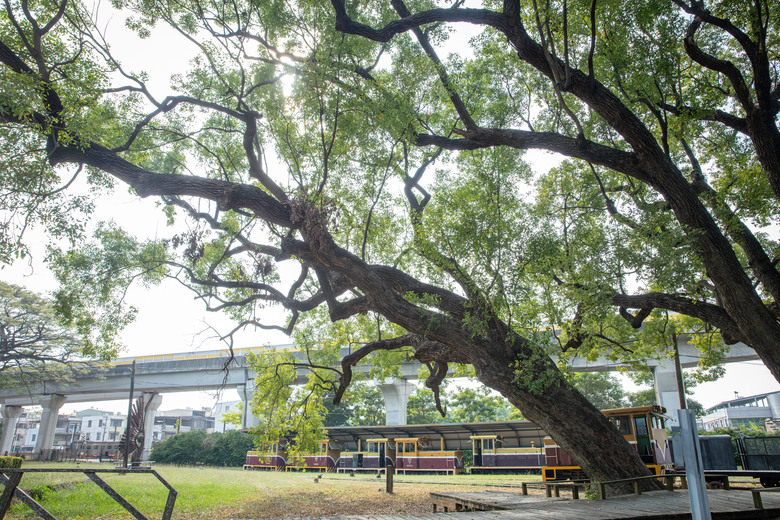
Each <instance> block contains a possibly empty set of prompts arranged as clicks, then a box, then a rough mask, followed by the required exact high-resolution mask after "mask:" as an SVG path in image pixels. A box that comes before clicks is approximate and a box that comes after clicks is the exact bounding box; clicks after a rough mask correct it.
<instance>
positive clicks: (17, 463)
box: [0, 456, 24, 468]
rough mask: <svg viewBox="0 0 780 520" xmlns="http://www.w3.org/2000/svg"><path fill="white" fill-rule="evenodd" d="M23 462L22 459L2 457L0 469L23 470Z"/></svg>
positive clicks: (0, 458)
mask: <svg viewBox="0 0 780 520" xmlns="http://www.w3.org/2000/svg"><path fill="white" fill-rule="evenodd" d="M23 460H24V459H23V458H21V457H8V456H5V457H0V468H21V467H22V461H23Z"/></svg>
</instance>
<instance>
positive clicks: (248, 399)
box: [236, 379, 260, 430]
mask: <svg viewBox="0 0 780 520" xmlns="http://www.w3.org/2000/svg"><path fill="white" fill-rule="evenodd" d="M236 390H238V396H239V398H240V399H241V408H242V411H241V429H242V430H246V429H247V428H254V427H255V426H259V425H260V419H258V418H257V416H256V415H255V414H253V413H252V409H251V408H252V397H254V395H255V381H254V380H253V379H247V381H246V383H245V384H243V385H238V386H237V387H236Z"/></svg>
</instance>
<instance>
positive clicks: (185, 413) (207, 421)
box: [152, 408, 214, 442]
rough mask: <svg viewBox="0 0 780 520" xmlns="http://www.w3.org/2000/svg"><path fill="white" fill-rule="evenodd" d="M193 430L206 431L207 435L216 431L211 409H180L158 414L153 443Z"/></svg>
mask: <svg viewBox="0 0 780 520" xmlns="http://www.w3.org/2000/svg"><path fill="white" fill-rule="evenodd" d="M193 430H204V431H206V432H207V433H212V432H213V431H214V417H213V416H212V415H211V410H210V409H208V408H203V409H201V410H193V409H192V408H178V409H175V410H167V411H162V412H157V416H156V417H155V418H154V429H153V430H152V442H160V441H164V440H166V439H168V438H170V437H172V436H174V435H176V434H177V433H186V432H189V431H193Z"/></svg>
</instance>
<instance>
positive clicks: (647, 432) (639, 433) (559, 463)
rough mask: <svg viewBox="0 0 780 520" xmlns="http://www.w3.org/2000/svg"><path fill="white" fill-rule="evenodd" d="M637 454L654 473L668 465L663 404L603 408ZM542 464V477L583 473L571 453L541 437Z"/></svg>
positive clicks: (561, 477)
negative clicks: (543, 463) (542, 442)
mask: <svg viewBox="0 0 780 520" xmlns="http://www.w3.org/2000/svg"><path fill="white" fill-rule="evenodd" d="M601 413H603V414H604V415H605V416H606V417H607V418H608V419H609V421H610V422H611V423H612V424H613V425H615V427H616V428H617V429H618V431H619V432H620V433H621V434H622V435H623V437H624V438H625V439H626V441H628V442H629V444H631V445H632V446H634V448H635V449H636V450H637V453H639V456H640V458H641V459H642V461H643V462H644V463H645V464H646V465H647V467H648V468H649V469H650V470H651V471H652V472H654V473H655V474H656V475H660V474H661V473H662V470H663V469H664V468H667V467H671V464H672V454H671V450H670V449H669V439H668V436H667V434H666V428H665V419H666V417H665V415H664V414H665V413H666V409H665V408H663V407H662V406H657V405H653V406H636V407H633V408H615V409H610V410H602V411H601ZM544 454H545V466H544V467H543V468H542V480H544V481H549V480H567V479H580V478H584V477H585V475H584V473H583V472H582V468H580V467H579V466H577V465H576V464H574V461H573V460H572V458H571V456H569V454H568V453H566V452H565V451H564V450H563V448H561V447H560V446H558V444H556V442H555V441H554V440H553V439H551V438H550V437H545V438H544Z"/></svg>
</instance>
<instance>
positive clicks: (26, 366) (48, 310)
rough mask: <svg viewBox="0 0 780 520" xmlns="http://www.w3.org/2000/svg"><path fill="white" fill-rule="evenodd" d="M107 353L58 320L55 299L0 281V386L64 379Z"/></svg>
mask: <svg viewBox="0 0 780 520" xmlns="http://www.w3.org/2000/svg"><path fill="white" fill-rule="evenodd" d="M101 355H103V356H105V357H110V356H111V355H113V352H112V351H106V350H103V351H99V350H96V349H95V348H94V346H92V345H90V344H89V343H88V342H85V341H83V338H81V337H79V335H78V333H77V331H76V330H74V329H73V328H72V327H68V326H66V325H64V324H62V323H61V320H60V318H58V316H57V315H56V312H55V308H54V303H53V302H51V301H49V300H46V299H45V298H43V297H41V296H39V295H37V294H35V293H33V292H30V291H28V290H26V289H24V288H22V287H18V286H16V285H10V284H6V283H4V282H0V373H1V374H2V377H1V378H0V388H2V387H6V388H9V387H17V388H18V387H25V386H27V385H32V384H37V383H39V382H40V381H47V380H63V379H67V378H69V377H72V376H73V375H75V374H78V373H81V372H82V371H85V370H89V369H90V368H93V367H91V363H90V362H89V360H90V359H94V358H96V357H100V356H101Z"/></svg>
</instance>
